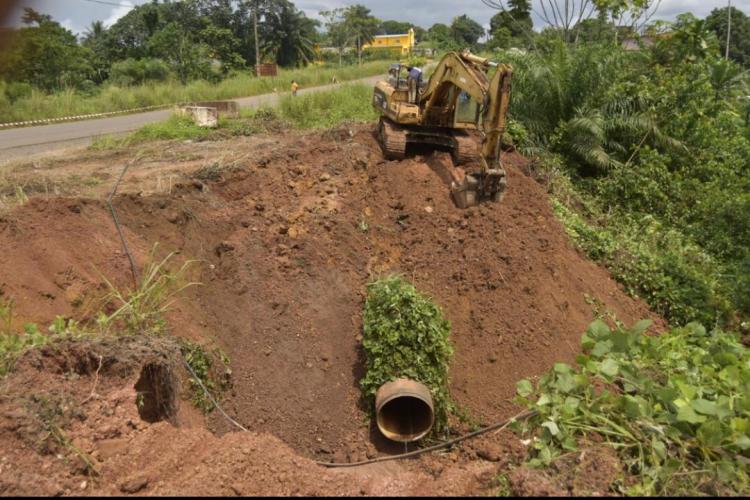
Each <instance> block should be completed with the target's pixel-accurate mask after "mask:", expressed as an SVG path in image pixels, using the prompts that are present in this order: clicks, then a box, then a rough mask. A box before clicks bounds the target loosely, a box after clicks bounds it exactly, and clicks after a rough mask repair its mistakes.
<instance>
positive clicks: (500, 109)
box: [372, 50, 513, 208]
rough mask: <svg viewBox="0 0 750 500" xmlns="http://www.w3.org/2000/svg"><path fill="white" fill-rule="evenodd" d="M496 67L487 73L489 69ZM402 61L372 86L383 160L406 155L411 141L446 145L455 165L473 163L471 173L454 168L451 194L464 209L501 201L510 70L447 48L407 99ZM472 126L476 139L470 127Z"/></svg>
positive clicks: (466, 51) (503, 65) (440, 146)
mask: <svg viewBox="0 0 750 500" xmlns="http://www.w3.org/2000/svg"><path fill="white" fill-rule="evenodd" d="M491 67H495V68H496V71H495V73H494V75H493V76H492V77H491V78H490V76H489V74H488V73H489V70H490V68H491ZM405 68H406V66H405V65H404V64H395V65H392V66H391V70H390V71H389V79H388V81H383V80H381V81H379V82H378V83H377V84H376V85H375V90H374V92H373V100H372V104H373V106H374V107H375V109H376V110H377V111H378V113H379V114H380V123H379V125H378V139H379V142H380V146H381V148H382V149H383V153H384V155H385V156H386V158H388V159H401V158H404V157H405V156H406V149H407V146H408V145H410V144H422V145H430V146H432V147H438V148H447V149H449V150H450V151H451V153H452V156H453V163H454V165H455V166H459V165H468V164H474V165H475V166H476V165H477V164H478V168H474V169H473V170H472V171H471V172H468V173H467V172H464V171H463V169H456V171H455V172H454V173H453V182H452V184H451V194H452V195H453V199H454V201H455V203H456V205H457V206H458V207H460V208H466V207H470V206H473V205H477V204H478V203H479V202H480V201H483V200H493V201H500V200H501V199H502V196H503V191H504V190H505V185H506V179H505V170H504V169H503V168H502V164H501V160H500V151H501V141H502V138H503V134H504V132H505V126H506V120H505V117H506V113H507V111H508V105H509V103H510V82H511V77H512V75H513V69H512V68H511V67H510V66H509V65H506V64H496V63H493V62H491V61H489V60H488V59H484V58H482V57H478V56H476V55H473V54H471V53H470V52H469V51H468V50H465V51H463V52H449V53H448V54H446V55H445V56H444V57H443V58H442V59H441V60H440V62H439V63H438V65H437V67H436V68H435V71H434V72H433V74H432V76H431V77H430V79H429V81H428V82H426V84H424V85H422V86H421V87H420V89H419V92H417V97H416V100H415V101H414V102H409V91H408V84H407V80H406V79H405V78H403V77H402V73H403V70H404V69H405ZM471 130H476V131H478V132H479V136H480V137H481V144H477V141H476V140H475V139H474V138H473V137H472V135H471V133H470V132H469V131H471Z"/></svg>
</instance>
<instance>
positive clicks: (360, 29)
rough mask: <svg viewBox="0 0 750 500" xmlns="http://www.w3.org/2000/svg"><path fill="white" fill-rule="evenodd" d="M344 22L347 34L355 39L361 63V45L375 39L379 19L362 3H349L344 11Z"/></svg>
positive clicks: (360, 62)
mask: <svg viewBox="0 0 750 500" xmlns="http://www.w3.org/2000/svg"><path fill="white" fill-rule="evenodd" d="M344 24H345V26H346V30H347V31H348V33H349V36H350V37H351V38H352V39H353V40H355V42H356V46H357V59H358V61H359V64H362V47H363V46H364V45H366V44H368V43H371V42H372V41H373V40H374V39H375V33H377V31H378V27H379V26H380V20H379V19H377V18H376V17H373V16H372V15H370V9H368V8H367V7H365V6H364V5H359V4H357V5H350V6H349V7H347V8H346V10H345V11H344Z"/></svg>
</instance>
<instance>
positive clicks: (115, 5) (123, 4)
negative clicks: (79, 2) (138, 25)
mask: <svg viewBox="0 0 750 500" xmlns="http://www.w3.org/2000/svg"><path fill="white" fill-rule="evenodd" d="M83 1H84V2H91V3H99V4H102V5H112V6H114V7H130V8H131V9H134V8H136V7H138V6H137V5H131V4H126V3H117V2H107V1H105V0H83Z"/></svg>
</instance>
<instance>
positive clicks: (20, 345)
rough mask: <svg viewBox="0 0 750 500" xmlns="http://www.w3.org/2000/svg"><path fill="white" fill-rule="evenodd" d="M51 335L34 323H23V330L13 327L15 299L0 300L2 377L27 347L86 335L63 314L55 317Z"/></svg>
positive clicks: (0, 370)
mask: <svg viewBox="0 0 750 500" xmlns="http://www.w3.org/2000/svg"><path fill="white" fill-rule="evenodd" d="M49 333H50V335H46V334H44V333H42V332H41V331H40V330H39V327H38V326H37V325H36V324H34V323H26V324H24V325H23V332H16V331H14V329H13V301H12V300H10V299H7V300H0V377H4V376H5V375H7V374H8V372H10V371H11V370H12V369H13V364H14V363H15V361H16V359H17V358H18V356H19V355H20V354H21V353H23V352H24V351H25V350H26V349H30V348H34V347H39V346H43V345H46V344H48V343H49V342H50V341H52V340H54V339H59V338H64V337H68V338H70V337H74V338H78V337H82V336H84V335H86V333H85V332H83V331H81V330H80V329H79V327H78V323H77V322H75V321H73V320H70V319H65V318H63V317H62V316H58V317H57V318H55V321H54V322H53V323H52V324H51V325H50V326H49Z"/></svg>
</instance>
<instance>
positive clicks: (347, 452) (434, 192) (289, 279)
mask: <svg viewBox="0 0 750 500" xmlns="http://www.w3.org/2000/svg"><path fill="white" fill-rule="evenodd" d="M202 147H203V146H201V145H200V144H197V145H185V146H183V148H184V149H185V150H190V151H191V152H192V153H193V154H194V155H197V156H198V157H199V158H200V160H199V161H198V162H196V161H195V157H192V162H189V163H186V165H189V168H188V167H187V166H186V167H185V169H184V170H183V172H182V178H180V179H177V180H176V181H175V183H174V184H173V185H171V186H170V189H169V192H168V193H166V192H161V193H144V192H142V190H141V189H139V187H138V184H137V183H134V182H133V183H131V184H128V182H129V181H128V179H127V178H126V181H125V185H124V189H123V191H124V193H123V194H121V195H118V196H117V197H116V198H115V202H114V204H115V206H116V208H117V210H118V213H119V216H120V219H121V221H122V223H123V225H124V231H125V234H126V236H127V238H128V241H129V244H130V246H131V248H132V250H133V252H134V254H135V256H136V259H137V261H138V262H139V263H140V264H143V263H144V262H145V259H146V256H147V254H148V252H149V250H150V249H151V248H152V246H153V244H154V243H157V242H158V243H159V252H160V255H164V254H165V253H166V252H173V251H174V252H178V259H183V260H186V259H199V260H200V261H201V263H200V264H199V265H198V266H197V267H196V269H197V276H196V278H197V279H199V281H201V283H202V285H201V286H197V287H193V288H190V289H189V290H188V291H187V292H185V293H184V294H183V296H182V298H181V299H180V300H179V301H178V302H177V303H176V304H175V305H174V307H173V309H172V311H171V313H170V314H169V320H170V326H171V329H172V331H173V333H174V335H178V336H183V337H187V338H191V339H194V340H203V341H208V340H211V341H214V342H215V343H216V344H217V345H219V346H221V347H222V348H223V349H224V350H225V351H226V352H227V354H228V355H229V357H230V358H231V367H232V371H233V377H234V380H233V382H234V385H233V389H232V391H231V393H229V394H227V395H226V399H225V406H226V409H227V411H228V412H229V413H231V414H232V415H233V416H235V417H236V418H237V420H239V421H240V422H242V424H243V425H245V426H246V427H248V428H250V429H251V430H253V431H255V432H258V433H267V434H270V435H273V436H275V438H278V439H280V440H281V442H283V443H284V444H285V446H288V447H289V449H290V450H294V452H296V453H299V454H301V455H302V456H305V457H310V458H315V459H318V460H326V461H327V460H333V459H334V458H335V459H336V460H339V461H347V460H351V461H355V460H358V459H362V458H365V457H372V456H375V455H378V454H380V453H387V452H393V451H402V449H399V450H394V449H391V448H389V447H388V446H387V445H386V444H385V443H383V442H381V441H380V440H379V439H378V438H377V433H375V432H373V431H372V429H371V427H370V426H369V424H368V422H367V420H366V412H365V411H364V410H363V408H362V407H361V405H360V402H359V396H360V391H359V389H358V385H357V384H358V380H359V378H360V377H361V375H362V360H361V350H360V341H361V337H360V334H361V311H362V306H363V300H364V291H365V285H366V284H367V283H368V282H369V281H370V280H372V279H373V278H375V277H377V276H378V275H380V274H382V273H388V272H399V273H402V274H404V275H405V276H407V277H408V278H409V279H411V280H413V281H414V283H415V284H416V285H417V287H418V288H420V289H421V290H423V291H425V292H427V293H428V294H430V295H431V296H432V297H434V299H435V300H436V302H437V303H438V304H440V306H441V307H442V308H443V310H444V312H445V314H446V316H447V318H448V319H449V320H450V322H451V324H452V327H453V329H452V340H453V343H454V347H455V353H456V354H455V357H454V360H453V363H452V365H451V378H452V383H451V390H452V394H453V396H454V398H455V400H456V401H457V402H458V403H459V405H461V406H462V407H465V408H466V409H467V410H468V412H469V415H470V416H471V417H472V418H473V419H475V420H476V421H479V422H482V423H490V422H494V421H497V420H500V419H502V418H505V417H508V416H510V415H511V414H513V413H515V412H516V411H517V409H516V408H514V407H513V405H512V404H511V403H510V399H511V398H512V396H513V394H514V388H515V383H516V381H517V380H518V379H520V378H523V377H532V376H535V375H538V374H540V373H541V372H543V371H545V370H546V369H547V368H548V367H550V366H551V365H552V363H554V362H556V361H571V360H572V359H573V358H574V356H575V353H576V352H577V349H578V345H579V339H580V335H581V333H582V331H583V330H584V329H585V328H586V326H587V325H588V323H589V322H590V321H591V320H592V319H593V318H594V310H595V309H598V310H601V311H603V310H604V309H605V308H606V309H607V310H609V311H610V312H612V313H614V314H616V316H617V318H618V319H620V320H622V321H624V322H625V323H631V322H633V321H635V320H638V319H641V318H645V317H652V318H653V319H656V320H657V322H658V318H654V317H653V314H651V313H650V312H649V310H648V309H647V308H646V307H645V306H644V304H643V303H642V302H640V301H637V300H634V299H632V298H630V297H628V296H627V295H626V294H625V293H624V292H622V291H621V290H620V289H619V288H618V286H617V285H616V283H615V282H614V281H613V280H612V279H611V278H610V276H609V275H608V274H607V272H606V271H605V270H603V269H601V268H599V267H597V266H596V265H595V264H593V263H591V262H589V261H587V260H586V259H585V258H584V257H583V256H581V255H580V254H579V253H578V252H577V251H576V250H575V249H573V248H572V246H571V245H570V243H569V242H568V241H567V239H566V236H565V234H564V232H563V229H562V227H561V225H560V224H559V223H558V222H557V221H556V220H555V219H554V217H553V214H552V212H551V209H550V207H549V205H548V201H547V196H546V193H545V191H544V189H543V188H542V186H540V185H539V184H537V183H536V182H535V181H534V180H533V179H532V178H531V177H529V176H527V175H526V174H525V173H524V170H525V160H524V159H523V158H522V157H521V156H520V155H518V154H515V153H510V154H508V155H506V157H505V163H506V168H507V170H508V174H509V182H508V186H509V187H508V191H507V195H506V196H505V199H504V200H503V202H502V203H500V204H491V203H490V204H487V205H483V206H481V207H476V208H472V209H469V210H459V209H457V208H455V207H454V205H453V204H452V202H451V200H450V198H449V194H448V189H447V187H446V185H445V184H444V182H443V181H442V180H441V175H440V174H441V173H442V172H443V169H444V167H445V165H447V164H448V163H449V162H450V157H449V156H448V155H447V154H444V153H436V154H434V155H429V156H416V157H414V158H411V159H407V160H405V161H400V162H389V161H385V160H383V159H382V156H381V154H380V151H379V148H378V147H377V145H376V142H375V140H374V138H373V135H372V130H371V127H364V126H360V127H354V128H353V129H351V130H350V129H348V128H342V129H339V130H335V131H328V132H324V133H309V134H299V135H298V134H294V135H289V136H274V137H267V138H265V139H264V140H260V141H258V140H254V141H252V142H248V141H243V140H233V141H224V142H222V144H221V147H222V150H221V154H222V155H223V158H225V157H226V156H227V155H228V156H229V157H230V159H234V161H232V162H228V161H223V162H222V163H220V164H217V163H215V162H213V163H212V156H211V153H208V154H204V155H203V156H201V151H202V149H201V148H202ZM212 147H213V148H214V149H213V150H212V151H213V154H214V155H217V154H219V152H217V151H216V150H215V146H212ZM198 166H201V167H202V168H200V169H199V170H197V174H196V173H193V175H192V177H191V173H190V171H195V170H196V168H197V167H198ZM103 168H104V167H103ZM157 170H158V169H155V171H157ZM128 175H129V176H132V177H131V178H138V179H145V180H144V181H143V182H144V183H145V182H146V180H148V179H149V170H148V169H147V168H145V167H141V168H139V167H138V165H136V166H134V167H133V172H132V173H130V174H128ZM151 180H153V179H151ZM131 182H132V181H131ZM149 182H151V181H150V180H149ZM102 200H103V193H99V194H98V195H97V196H96V197H93V196H86V197H68V198H62V197H35V198H32V199H31V201H29V202H28V203H27V204H25V205H24V206H22V207H20V208H17V209H16V210H14V211H13V212H11V213H10V214H9V215H7V216H5V217H3V219H2V221H1V222H0V248H2V249H3V258H2V260H0V292H2V294H3V296H6V297H12V298H13V299H14V300H15V302H16V313H17V314H18V315H19V322H21V321H36V322H40V323H45V322H48V321H50V320H52V319H53V318H54V317H55V315H57V314H64V315H68V316H72V317H77V318H81V317H85V316H87V315H91V314H93V311H94V309H95V305H94V304H95V301H94V299H95V298H96V297H97V296H101V294H102V293H103V292H104V285H103V279H102V276H107V277H108V278H112V279H114V280H115V281H116V282H118V283H120V284H121V285H127V284H128V283H129V279H130V275H129V267H128V263H127V259H126V258H125V255H124V254H123V252H122V251H121V246H120V242H119V240H118V238H117V233H116V231H115V228H114V225H113V223H112V220H111V218H110V216H109V213H108V210H107V207H106V205H105V204H104V202H103V201H102ZM158 425H168V424H158ZM457 425H459V424H457ZM210 427H211V428H212V430H214V431H218V432H219V434H221V433H223V432H225V431H229V430H230V427H229V426H228V424H227V423H226V421H224V420H223V419H221V418H220V416H219V415H218V414H214V415H212V416H211V418H210ZM149 432H160V433H162V434H163V435H164V439H167V440H169V441H171V440H172V438H171V437H169V436H171V434H170V433H179V432H181V431H179V430H167V429H165V430H162V431H149ZM154 439H156V437H154ZM160 439H161V438H160ZM191 439H203V438H191ZM222 439H237V438H233V437H230V436H226V437H224V438H222ZM285 449H286V448H285ZM289 453H291V451H290V452H289ZM290 456H291V455H290ZM300 459H301V458H300ZM198 469H200V467H199V468H198ZM196 470H197V469H196ZM183 480H184V479H180V481H183ZM163 491H174V490H163ZM284 491H286V490H284ZM342 491H343V490H342Z"/></svg>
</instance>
